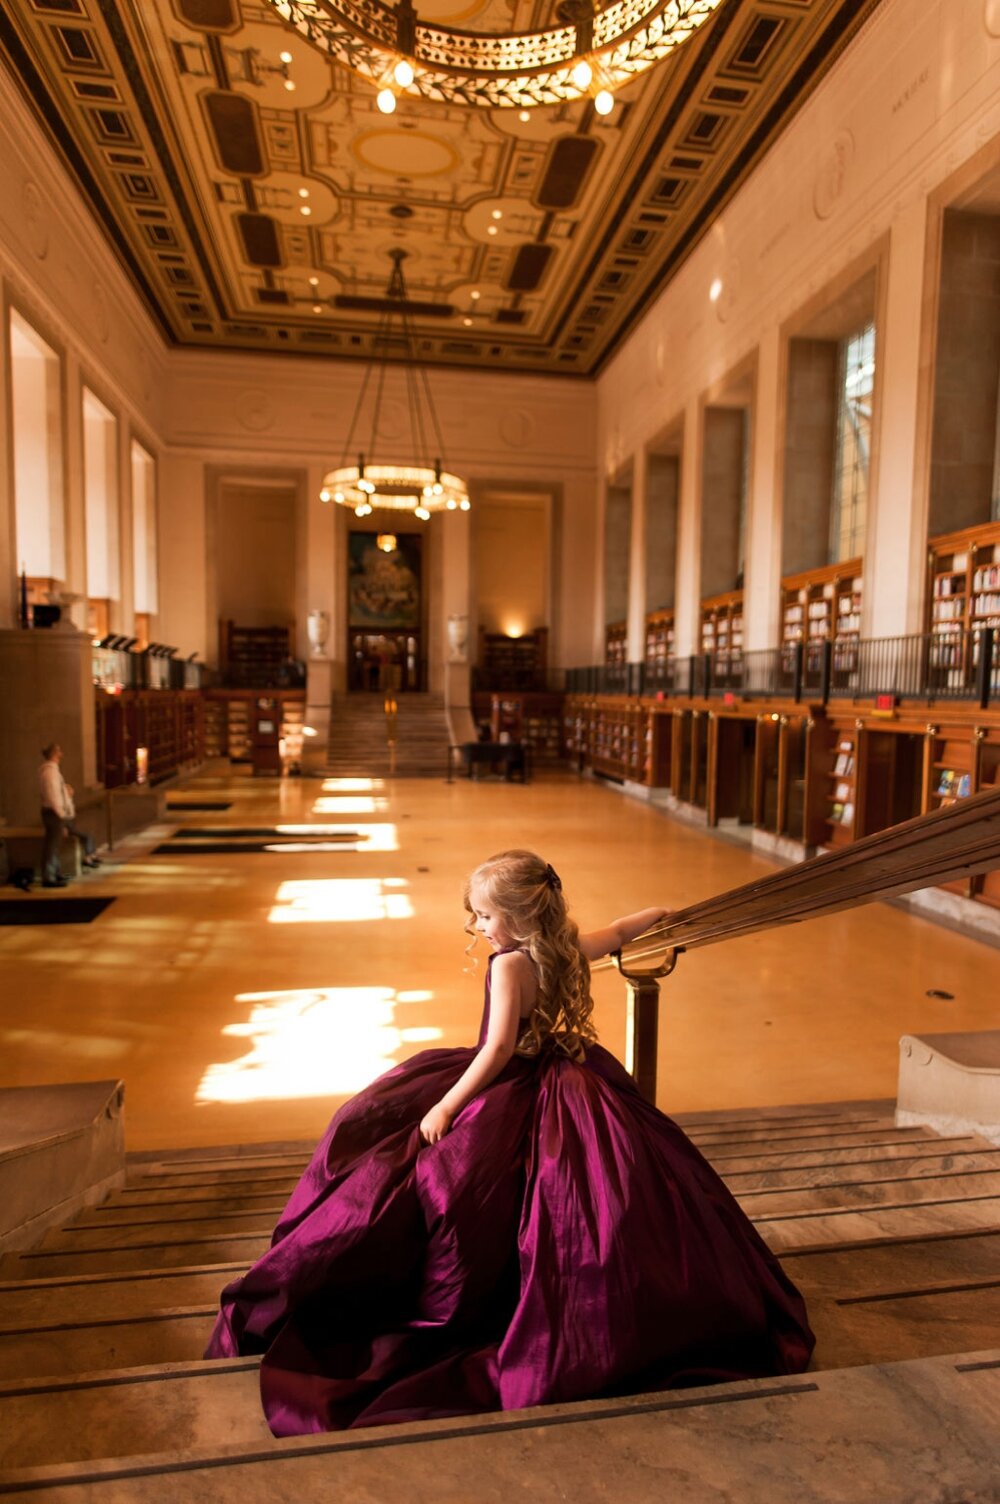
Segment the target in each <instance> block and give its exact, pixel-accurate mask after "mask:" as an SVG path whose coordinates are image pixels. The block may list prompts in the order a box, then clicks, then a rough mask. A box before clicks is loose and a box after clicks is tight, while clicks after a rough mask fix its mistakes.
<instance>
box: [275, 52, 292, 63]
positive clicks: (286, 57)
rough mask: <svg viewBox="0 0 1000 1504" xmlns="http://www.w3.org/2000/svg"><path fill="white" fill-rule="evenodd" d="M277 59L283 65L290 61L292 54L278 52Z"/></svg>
mask: <svg viewBox="0 0 1000 1504" xmlns="http://www.w3.org/2000/svg"><path fill="white" fill-rule="evenodd" d="M278 57H279V58H280V59H281V61H282V62H283V63H290V62H291V61H292V54H291V53H290V52H279V53H278Z"/></svg>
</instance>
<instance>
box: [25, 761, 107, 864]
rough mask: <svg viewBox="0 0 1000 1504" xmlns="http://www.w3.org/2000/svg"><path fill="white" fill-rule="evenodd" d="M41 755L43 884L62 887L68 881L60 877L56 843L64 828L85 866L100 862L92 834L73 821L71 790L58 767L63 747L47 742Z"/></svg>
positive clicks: (39, 778)
mask: <svg viewBox="0 0 1000 1504" xmlns="http://www.w3.org/2000/svg"><path fill="white" fill-rule="evenodd" d="M42 757H43V759H44V761H43V762H42V766H41V767H40V768H39V770H38V781H39V786H40V789H41V796H42V824H43V826H44V828H45V840H44V843H43V845H42V887H43V888H65V886H66V881H67V880H66V878H65V877H63V875H62V870H61V868H60V865H59V842H60V841H61V840H62V833H63V831H65V832H66V834H67V835H70V836H73V837H74V839H75V840H77V841H79V842H80V844H81V846H82V847H83V865H84V866H85V867H99V866H100V865H101V864H100V862H99V861H98V859H97V856H96V854H95V844H94V838H93V836H91V835H88V834H87V833H86V832H85V831H82V830H77V828H76V825H75V824H74V821H75V819H76V806H75V805H74V803H73V790H72V788H71V787H70V785H69V784H68V783H67V782H66V780H65V778H64V777H63V774H62V768H61V767H60V763H61V762H62V747H60V745H59V743H58V742H49V744H48V746H46V747H43V748H42Z"/></svg>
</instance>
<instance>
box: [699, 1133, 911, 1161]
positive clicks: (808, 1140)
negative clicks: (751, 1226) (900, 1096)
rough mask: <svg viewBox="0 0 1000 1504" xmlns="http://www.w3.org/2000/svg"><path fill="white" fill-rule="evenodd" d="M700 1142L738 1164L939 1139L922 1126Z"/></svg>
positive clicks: (716, 1156)
mask: <svg viewBox="0 0 1000 1504" xmlns="http://www.w3.org/2000/svg"><path fill="white" fill-rule="evenodd" d="M697 1142H698V1148H699V1149H700V1150H701V1152H702V1154H704V1156H705V1158H706V1159H710V1160H711V1161H712V1163H713V1164H714V1163H716V1161H720V1160H722V1161H725V1162H727V1163H731V1164H736V1163H737V1162H738V1161H739V1160H760V1159H761V1158H762V1157H763V1156H765V1155H767V1156H769V1157H770V1160H771V1162H772V1163H785V1162H786V1161H787V1160H788V1159H789V1158H790V1157H791V1156H792V1155H794V1154H799V1153H806V1152H808V1151H810V1150H811V1151H813V1152H815V1151H816V1150H817V1149H819V1150H823V1151H832V1150H834V1149H857V1148H862V1147H864V1146H865V1145H866V1144H867V1145H870V1146H871V1147H873V1148H881V1147H882V1146H884V1145H894V1144H918V1145H922V1146H923V1147H924V1148H926V1147H927V1145H928V1144H931V1143H934V1144H937V1143H939V1142H940V1140H939V1139H937V1138H935V1137H934V1135H933V1134H927V1133H925V1132H924V1130H923V1129H919V1128H917V1129H913V1128H882V1129H879V1130H877V1131H876V1132H863V1131H855V1132H851V1133H845V1134H837V1133H835V1134H830V1135H829V1136H828V1137H818V1136H813V1137H806V1136H805V1135H804V1134H803V1135H801V1136H800V1137H798V1138H795V1139H775V1138H763V1139H761V1140H759V1141H756V1142H737V1143H733V1142H731V1141H729V1140H718V1139H710V1140H704V1139H703V1140H700V1141H697Z"/></svg>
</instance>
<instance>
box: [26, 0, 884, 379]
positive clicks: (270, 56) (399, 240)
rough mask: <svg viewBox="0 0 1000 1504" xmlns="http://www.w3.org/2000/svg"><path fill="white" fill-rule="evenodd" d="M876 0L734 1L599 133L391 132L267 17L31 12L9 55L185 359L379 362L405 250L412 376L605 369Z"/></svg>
mask: <svg viewBox="0 0 1000 1504" xmlns="http://www.w3.org/2000/svg"><path fill="white" fill-rule="evenodd" d="M877 4H878V0H722V4H721V5H720V7H719V9H718V11H717V12H716V13H715V15H714V16H713V17H712V18H711V20H709V21H708V22H707V23H706V24H705V25H704V26H703V27H702V28H701V30H700V31H699V32H698V33H696V35H695V36H694V38H693V39H692V40H691V41H690V42H688V43H686V44H685V45H684V46H683V47H681V48H680V49H679V50H678V52H677V53H675V54H674V55H673V57H672V58H671V59H670V60H669V61H667V62H666V63H663V64H661V65H659V66H658V67H656V68H654V69H653V70H651V72H650V73H648V74H646V75H644V76H643V77H642V79H640V80H638V81H637V82H636V83H634V84H631V85H629V87H628V88H627V89H626V90H623V91H622V92H621V94H620V95H619V98H618V101H617V103H616V105H615V109H614V111H613V113H612V114H611V115H609V116H606V117H603V118H602V117H601V116H599V115H597V114H596V113H595V112H594V109H593V106H592V104H591V103H590V102H589V101H580V102H576V103H574V104H572V105H569V106H566V107H563V108H552V109H536V110H532V111H530V112H524V113H523V114H522V115H519V114H518V113H517V112H516V111H512V110H482V109H473V108H468V107H461V106H450V105H430V104H424V103H421V102H420V101H418V100H411V99H410V98H408V97H404V98H403V99H402V100H401V101H400V105H399V108H398V110H397V112H396V114H395V115H392V116H390V117H386V116H384V115H381V114H380V113H379V112H378V110H377V109H376V106H375V94H374V90H373V89H372V88H371V87H370V85H368V84H366V83H364V82H362V81H360V80H358V79H357V78H355V76H354V75H353V74H352V73H350V72H349V71H347V70H346V69H344V68H341V67H339V66H337V65H335V64H330V63H329V62H328V61H327V60H326V59H324V58H323V57H322V56H321V55H320V54H319V53H317V52H315V51H314V50H313V49H312V48H311V47H309V45H308V44H307V43H306V42H304V41H303V40H302V39H301V38H299V37H298V36H297V35H296V34H295V33H294V32H292V31H290V30H289V29H288V28H286V27H285V26H284V25H283V24H282V23H281V22H280V20H279V19H278V18H277V17H276V15H275V13H274V12H273V10H272V9H271V8H270V6H268V5H266V4H264V3H263V0H14V3H9V4H7V5H6V6H5V7H4V9H3V10H2V11H0V53H2V55H3V56H4V58H5V60H6V62H7V64H8V66H9V67H10V69H11V70H12V72H13V73H14V75H15V76H16V77H17V78H18V80H19V82H20V85H21V87H22V89H23V91H24V92H25V94H26V96H27V97H28V99H29V100H30V101H31V103H32V106H33V108H34V109H35V110H36V111H37V113H38V115H39V116H40V117H41V119H42V120H43V121H44V123H45V126H46V129H47V130H48V132H49V134H50V136H51V138H52V140H53V142H54V143H55V145H56V146H57V148H58V149H59V151H60V152H61V154H62V156H63V158H64V160H65V162H66V164H67V165H68V167H69V168H70V170H71V171H72V172H73V173H74V175H75V177H76V178H77V180H78V182H79V184H80V186H81V189H82V190H83V192H84V194H85V195H86V196H87V198H88V200H89V202H90V203H91V205H92V207H93V209H94V211H95V213H96V214H97V216H98V218H99V220H100V222H101V224H102V226H103V227H104V229H105V231H106V233H107V234H108V236H109V237H110V238H111V240H112V241H113V243H114V246H115V249H116V251H117V253H118V255H119V256H120V258H121V260H122V261H123V263H124V264H125V265H126V267H127V268H128V270H129V272H130V273H131V275H132V277H133V278H134V280H135V282H136V284H137V286H138V287H139V288H140V290H141V292H142V294H143V296H144V298H145V299H146V301H147V302H148V304H149V306H150V308H151V310H152V311H153V313H154V314H155V316H156V318H157V319H158V321H159V323H160V325H161V327H162V328H163V330H164V332H165V333H166V335H167V337H168V338H169V339H170V340H171V341H172V342H173V343H175V344H178V345H185V346H216V347H218V346H222V347H225V348H228V349H245V350H247V349H248V350H268V351H275V350H291V351H295V352H297V353H300V354H301V353H304V352H309V353H325V354H329V355H335V356H344V357H363V358H366V359H367V358H369V357H370V355H371V353H372V350H373V348H374V347H375V346H376V344H377V343H378V339H379V327H380V321H381V319H382V318H383V317H384V312H385V306H386V305H385V289H386V284H387V282H388V278H389V272H390V269H391V267H390V261H389V252H390V251H391V250H392V249H394V248H397V247H402V248H403V249H404V250H405V251H406V253H407V260H406V281H407V286H408V290H409V297H410V300H411V301H410V303H409V305H408V306H409V313H410V320H411V324H412V327H413V330H414V333H415V337H416V346H417V350H418V353H419V355H420V358H421V359H423V360H426V361H429V362H443V363H448V364H455V365H469V366H494V367H499V368H504V369H508V370H531V371H544V372H560V373H564V374H568V375H584V376H589V375H593V374H594V373H596V372H597V371H598V370H599V369H600V367H601V365H602V364H603V363H604V362H605V361H606V360H607V359H608V357H609V355H610V354H611V353H612V351H613V350H614V349H615V347H616V345H617V344H618V342H619V341H620V340H621V339H622V337H623V336H624V334H625V333H626V332H627V331H628V329H629V328H630V327H631V326H632V325H633V324H634V322H635V321H636V319H637V318H638V317H639V316H640V315H641V313H642V312H643V310H644V309H645V308H646V307H647V306H648V304H649V302H650V300H651V299H652V298H653V297H654V296H655V295H656V294H657V293H658V292H659V291H660V290H661V289H662V288H663V286H664V285H665V283H666V281H667V280H668V279H669V278H670V276H671V275H672V274H673V273H674V272H675V271H676V270H677V268H678V266H680V264H681V263H682V262H683V260H684V258H685V256H687V255H688V254H689V253H690V251H691V249H692V247H693V246H694V245H696V244H697V242H698V240H699V239H700V237H701V235H702V234H703V233H704V232H705V230H706V229H707V228H708V226H709V225H710V223H711V221H712V219H713V218H714V217H715V215H717V214H718V212H719V211H720V209H721V208H722V206H723V205H724V204H725V203H726V201H727V200H728V199H729V198H730V197H731V196H732V194H733V193H734V192H735V190H736V189H737V188H738V187H739V185H740V183H741V182H742V181H743V180H744V178H745V177H746V175H747V173H749V172H750V171H751V170H752V168H753V165H754V163H755V162H756V161H757V160H758V159H759V157H760V155H761V154H762V152H764V151H765V150H766V149H767V147H768V145H769V144H770V143H771V142H773V141H774V139H775V138H776V136H777V135H778V134H779V133H780V131H781V130H782V128H783V126H784V125H785V124H786V123H787V122H788V120H789V119H790V118H791V116H792V115H793V114H794V113H795V111H796V110H797V108H798V107H799V105H800V104H801V103H802V101H803V100H804V99H805V98H806V97H807V96H808V94H809V93H810V91H811V90H812V89H813V88H814V87H815V86H816V84H817V82H818V81H819V79H820V78H821V77H822V76H823V74H824V73H825V72H826V70H827V69H828V68H829V67H830V65H831V63H832V62H833V61H834V60H835V59H836V57H837V56H838V55H839V53H840V51H841V50H842V48H843V47H844V46H845V45H846V43H847V42H848V41H849V40H850V38H851V36H852V35H853V34H854V33H855V31H856V30H857V29H858V27H859V26H860V25H861V23H862V22H863V21H864V20H865V18H866V17H867V16H868V15H869V14H870V13H871V12H872V10H873V9H874V8H875V6H876V5H877ZM419 12H420V15H421V16H422V17H423V16H426V17H427V18H428V19H434V20H439V21H448V22H449V23H453V24H456V25H461V26H465V27H467V28H469V29H475V28H477V27H478V28H481V29H495V30H501V29H510V30H512V31H513V30H527V29H531V28H534V27H538V26H542V25H547V24H549V23H550V22H551V20H552V18H553V16H554V14H555V5H554V4H552V3H551V0H427V3H426V4H425V5H421V6H420V7H419ZM286 59H290V61H289V60H286Z"/></svg>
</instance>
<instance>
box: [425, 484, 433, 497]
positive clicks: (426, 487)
mask: <svg viewBox="0 0 1000 1504" xmlns="http://www.w3.org/2000/svg"><path fill="white" fill-rule="evenodd" d="M430 494H431V488H430V486H425V487H424V495H425V496H429V495H430Z"/></svg>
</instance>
